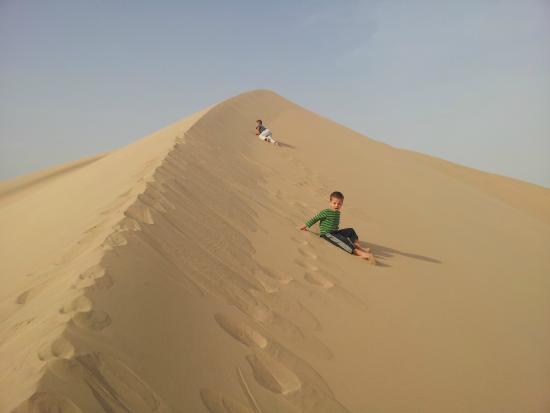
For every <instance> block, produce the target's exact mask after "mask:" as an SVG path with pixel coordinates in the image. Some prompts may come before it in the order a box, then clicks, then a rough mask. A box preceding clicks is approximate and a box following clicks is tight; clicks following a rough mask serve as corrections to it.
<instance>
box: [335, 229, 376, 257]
mask: <svg viewBox="0 0 550 413" xmlns="http://www.w3.org/2000/svg"><path fill="white" fill-rule="evenodd" d="M337 232H338V233H339V234H341V235H343V236H345V237H347V238H349V239H350V240H351V242H352V243H353V245H354V247H355V248H357V249H358V250H360V251H364V252H370V248H363V247H362V246H361V245H359V236H358V235H357V233H356V232H355V230H354V229H353V228H344V229H339V230H338V231H337Z"/></svg>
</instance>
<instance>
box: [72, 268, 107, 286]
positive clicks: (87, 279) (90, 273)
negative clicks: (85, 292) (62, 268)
mask: <svg viewBox="0 0 550 413" xmlns="http://www.w3.org/2000/svg"><path fill="white" fill-rule="evenodd" d="M113 284H114V283H113V279H112V278H111V276H110V275H109V274H107V272H106V270H105V268H103V267H102V266H101V265H99V264H98V265H94V266H92V267H90V268H88V269H87V270H86V271H84V272H83V273H81V274H80V275H79V276H78V280H77V282H76V283H75V284H74V285H73V288H76V289H84V288H89V287H94V288H97V289H98V290H104V289H107V288H110V287H112V286H113Z"/></svg>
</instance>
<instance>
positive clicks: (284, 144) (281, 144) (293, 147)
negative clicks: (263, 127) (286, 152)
mask: <svg viewBox="0 0 550 413" xmlns="http://www.w3.org/2000/svg"><path fill="white" fill-rule="evenodd" d="M277 143H278V144H279V146H280V147H281V148H290V149H296V146H292V145H289V144H288V143H284V142H281V141H277Z"/></svg>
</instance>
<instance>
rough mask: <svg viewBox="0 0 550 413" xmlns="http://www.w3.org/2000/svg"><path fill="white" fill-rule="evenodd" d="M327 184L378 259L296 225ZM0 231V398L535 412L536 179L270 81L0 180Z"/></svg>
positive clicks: (549, 339) (542, 362)
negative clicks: (82, 154) (258, 129)
mask: <svg viewBox="0 0 550 413" xmlns="http://www.w3.org/2000/svg"><path fill="white" fill-rule="evenodd" d="M257 118H262V119H264V121H265V123H266V124H267V125H268V126H269V127H270V128H271V129H272V130H273V131H274V136H275V137H276V138H277V139H278V140H279V141H280V142H281V143H282V144H281V146H280V147H275V146H273V145H270V144H266V143H263V142H260V141H259V140H258V139H256V137H255V136H254V134H253V133H254V131H253V125H254V120H255V119H257ZM336 189H337V190H340V191H342V192H343V193H344V194H345V195H346V200H345V203H344V208H343V222H342V226H344V227H345V226H353V227H354V228H355V229H356V230H357V231H358V233H359V235H360V237H361V238H362V239H363V240H364V242H365V245H366V246H369V247H370V248H371V249H372V250H373V251H374V253H375V255H376V256H377V258H378V261H379V265H377V266H370V265H368V264H366V263H365V262H363V261H361V260H360V259H358V258H355V257H351V256H349V255H347V254H345V253H344V252H342V251H340V250H338V249H336V248H334V247H333V246H331V245H328V244H327V243H325V242H324V241H323V240H321V239H319V237H317V236H316V235H315V234H314V233H311V232H300V231H298V230H297V227H298V226H299V225H300V224H301V223H303V222H304V221H305V219H307V218H309V217H311V216H312V215H313V214H314V213H315V212H317V211H318V210H320V209H322V208H325V207H326V204H327V196H328V194H329V193H330V192H331V191H332V190H336ZM0 228H2V231H1V241H0V242H1V244H0V262H1V264H0V265H1V271H0V277H1V282H2V289H1V295H0V323H1V324H0V326H1V327H0V389H1V391H0V411H15V412H48V411H60V412H102V411H105V412H210V413H247V412H249V413H275V412H311V413H313V412H316V413H317V412H356V413H361V412H480V413H481V412H484V413H485V412H544V411H548V410H549V409H550V396H549V394H550V393H549V392H548V389H549V388H550V352H549V351H548V349H549V348H550V329H549V328H548V326H549V322H550V276H549V274H550V255H549V253H548V247H549V246H550V190H548V189H545V188H541V187H537V186H535V185H531V184H527V183H524V182H520V181H517V180H512V179H510V178H505V177H501V176H496V175H492V174H486V173H483V172H480V171H476V170H473V169H469V168H464V167H461V166H459V165H454V164H451V163H448V162H445V161H442V160H438V159H435V158H432V157H428V156H425V155H421V154H416V153H413V152H409V151H403V150H399V149H395V148H392V147H390V146H388V145H385V144H382V143H380V142H377V141H374V140H371V139H369V138H367V137H364V136H362V135H360V134H358V133H355V132H353V131H351V130H349V129H347V128H345V127H343V126H341V125H338V124H336V123H334V122H331V121H329V120H327V119H325V118H323V117H320V116H318V115H316V114H314V113H311V112H309V111H307V110H305V109H303V108H301V107H299V106H297V105H295V104H293V103H292V102H289V101H288V100H286V99H284V98H282V97H280V96H278V95H276V94H274V93H272V92H269V91H254V92H250V93H245V94H243V95H239V96H237V97H234V98H232V99H229V100H227V101H224V102H222V103H220V104H217V105H215V106H212V107H211V108H208V109H206V110H204V111H202V112H200V113H197V114H195V115H193V116H190V117H188V118H186V119H184V120H182V121H180V122H178V123H176V124H174V125H172V126H169V127H167V128H165V129H163V130H161V131H159V132H157V133H155V134H153V135H151V136H149V137H146V138H144V139H142V140H139V141H137V142H135V143H134V144H132V145H129V146H127V147H125V148H122V149H120V150H117V151H113V152H110V153H107V154H102V155H100V156H97V157H93V158H89V159H86V160H83V161H80V162H76V163H72V164H68V165H64V166H61V167H58V168H53V169H50V170H47V171H42V172H39V173H37V174H33V175H29V176H27V177H22V178H18V179H16V180H13V181H9V182H5V183H2V184H1V185H0Z"/></svg>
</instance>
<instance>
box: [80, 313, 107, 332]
mask: <svg viewBox="0 0 550 413" xmlns="http://www.w3.org/2000/svg"><path fill="white" fill-rule="evenodd" d="M72 321H73V322H74V323H75V324H76V325H77V326H79V327H81V328H86V329H89V330H95V331H101V330H103V329H104V328H107V327H109V326H110V325H111V317H110V316H109V314H107V313H106V312H105V311H100V310H92V311H88V312H86V313H76V314H75V315H74V316H73V318H72Z"/></svg>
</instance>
